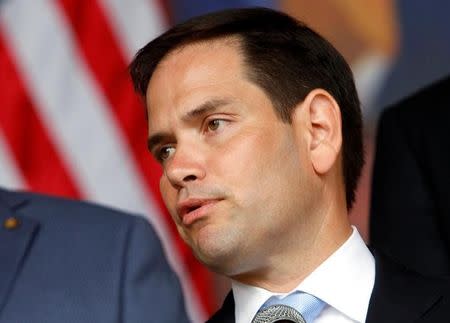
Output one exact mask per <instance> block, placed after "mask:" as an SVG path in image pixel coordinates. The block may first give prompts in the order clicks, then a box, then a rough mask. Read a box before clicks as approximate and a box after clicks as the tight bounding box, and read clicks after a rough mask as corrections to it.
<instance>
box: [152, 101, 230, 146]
mask: <svg viewBox="0 0 450 323" xmlns="http://www.w3.org/2000/svg"><path fill="white" fill-rule="evenodd" d="M231 102H232V101H231V100H230V99H210V100H207V101H205V102H203V103H202V104H200V105H199V106H197V107H196V108H194V109H192V110H190V111H188V112H186V113H185V114H184V115H183V116H182V117H181V120H183V121H185V122H189V121H192V120H193V119H196V118H198V117H201V116H203V115H205V114H208V113H212V112H214V111H216V110H217V109H218V108H220V107H222V106H224V105H227V104H230V103H231ZM170 137H171V134H169V133H166V132H157V133H155V134H153V135H151V136H150V137H149V138H148V139H147V148H148V150H149V151H150V152H152V151H153V149H154V147H155V146H156V145H158V144H159V143H161V142H162V141H164V140H165V139H166V138H170Z"/></svg>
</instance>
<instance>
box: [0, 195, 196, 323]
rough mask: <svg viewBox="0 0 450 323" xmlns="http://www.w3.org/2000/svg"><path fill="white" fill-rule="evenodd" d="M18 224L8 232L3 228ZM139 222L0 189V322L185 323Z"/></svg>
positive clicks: (171, 277) (176, 290)
mask: <svg viewBox="0 0 450 323" xmlns="http://www.w3.org/2000/svg"><path fill="white" fill-rule="evenodd" d="M9 217H15V218H16V219H19V221H20V224H19V226H17V227H16V228H14V227H11V226H10V229H7V228H6V227H5V225H4V223H5V221H6V219H7V218H9ZM187 321H188V320H187V318H186V313H185V308H184V303H183V299H182V293H181V291H180V286H179V283H178V279H177V277H176V276H175V274H174V273H173V272H172V271H171V269H170V268H169V265H168V263H167V262H166V260H165V257H164V255H163V253H162V249H161V245H160V242H159V240H158V238H157V236H156V234H155V232H154V231H153V230H152V228H151V227H150V225H149V224H148V223H147V221H146V220H145V219H143V218H142V217H139V216H130V215H128V214H124V213H122V212H117V211H114V210H110V209H107V208H103V207H99V206H94V205H91V204H87V203H81V202H75V201H69V200H63V199H56V198H50V197H45V196H40V195H34V194H28V193H14V192H8V191H4V190H1V189H0V322H1V323H102V322H105V323H106V322H107V323H115V322H117V323H119V322H130V323H138V322H171V323H172V322H187Z"/></svg>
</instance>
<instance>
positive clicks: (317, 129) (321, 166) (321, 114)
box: [292, 89, 342, 174]
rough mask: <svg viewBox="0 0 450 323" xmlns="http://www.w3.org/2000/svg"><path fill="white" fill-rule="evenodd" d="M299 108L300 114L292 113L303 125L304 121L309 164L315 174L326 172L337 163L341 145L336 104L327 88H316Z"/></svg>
mask: <svg viewBox="0 0 450 323" xmlns="http://www.w3.org/2000/svg"><path fill="white" fill-rule="evenodd" d="M299 108H300V107H299ZM301 110H302V111H301V112H300V113H299V114H297V113H294V115H293V118H302V119H303V120H302V121H301V122H300V123H301V124H303V126H305V121H306V123H307V124H306V128H307V129H308V136H307V138H308V140H307V143H308V147H307V148H308V149H309V155H310V159H311V163H312V166H313V168H314V170H315V171H316V173H317V174H325V173H327V172H328V171H329V170H330V169H331V168H332V166H333V165H334V164H335V163H336V160H337V158H338V156H339V152H340V150H341V146H342V131H341V129H342V128H341V111H340V108H339V105H338V104H337V102H336V101H335V100H334V98H333V97H332V96H331V94H329V93H328V92H327V91H325V90H322V89H315V90H313V91H311V92H310V93H309V94H308V95H307V96H306V98H305V100H304V101H303V102H302V103H301ZM292 121H293V122H296V121H295V120H292ZM298 121H300V120H297V122H298Z"/></svg>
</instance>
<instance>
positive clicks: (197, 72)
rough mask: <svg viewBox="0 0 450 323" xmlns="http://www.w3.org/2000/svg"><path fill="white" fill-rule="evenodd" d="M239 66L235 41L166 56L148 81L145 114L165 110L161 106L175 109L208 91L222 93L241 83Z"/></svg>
mask: <svg viewBox="0 0 450 323" xmlns="http://www.w3.org/2000/svg"><path fill="white" fill-rule="evenodd" d="M242 65H243V64H242V55H241V53H240V49H239V45H238V41H237V39H231V38H229V39H219V40H211V41H203V42H198V43H194V44H189V45H186V46H183V47H181V48H178V49H176V50H174V51H172V52H170V53H169V54H168V55H167V56H166V57H165V58H164V59H163V60H162V61H161V62H160V63H159V65H158V66H157V68H156V69H155V71H154V73H153V75H152V78H151V79H150V82H149V85H148V88H147V95H146V104H147V107H148V110H149V111H148V112H149V114H151V113H152V112H154V109H159V108H160V107H162V106H165V104H163V103H167V102H170V104H171V105H179V104H181V102H180V101H182V100H184V99H186V98H187V97H191V96H195V94H196V93H197V92H201V91H202V90H207V89H208V88H213V87H216V88H218V89H219V88H220V89H221V90H224V91H226V89H227V88H229V87H230V85H232V84H233V83H235V82H236V80H238V79H240V80H242V77H243V66H242ZM216 90H217V89H216ZM229 91H232V89H229ZM203 92H204V91H203ZM203 94H204V93H202V95H203Z"/></svg>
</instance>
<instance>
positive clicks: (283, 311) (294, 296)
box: [252, 291, 326, 323]
mask: <svg viewBox="0 0 450 323" xmlns="http://www.w3.org/2000/svg"><path fill="white" fill-rule="evenodd" d="M325 305H326V304H325V302H324V301H322V300H320V299H318V298H317V297H315V296H313V295H311V294H308V293H303V292H299V291H296V292H294V293H291V294H289V295H288V296H286V297H284V298H282V299H280V298H278V297H277V296H272V297H270V298H269V299H268V300H267V301H266V302H265V303H264V304H263V306H261V308H260V310H259V311H258V313H257V314H256V316H255V318H254V319H253V321H252V322H255V323H262V322H266V323H270V322H277V321H280V320H287V321H289V320H291V321H292V322H301V323H303V322H306V323H313V322H314V319H315V318H316V317H317V316H318V315H319V314H320V312H322V310H323V308H324V307H325ZM293 309H295V310H296V311H297V312H298V313H300V316H298V313H295V311H293ZM297 317H298V318H297Z"/></svg>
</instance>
